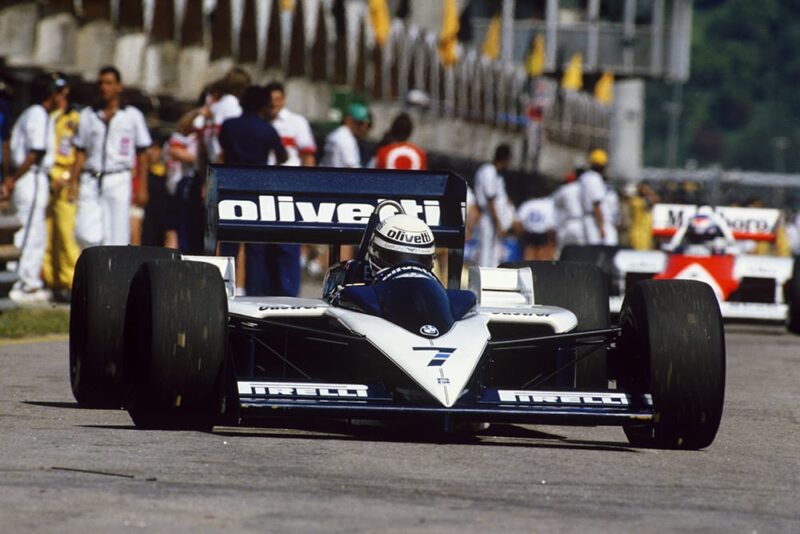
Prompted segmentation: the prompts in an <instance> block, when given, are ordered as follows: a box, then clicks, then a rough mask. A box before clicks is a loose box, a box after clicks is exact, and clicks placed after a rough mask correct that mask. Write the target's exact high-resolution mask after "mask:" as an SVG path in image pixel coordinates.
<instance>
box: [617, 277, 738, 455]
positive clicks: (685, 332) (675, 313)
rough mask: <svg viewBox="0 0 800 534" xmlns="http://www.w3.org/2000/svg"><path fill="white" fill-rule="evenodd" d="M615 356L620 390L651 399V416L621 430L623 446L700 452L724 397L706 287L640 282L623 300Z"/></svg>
mask: <svg viewBox="0 0 800 534" xmlns="http://www.w3.org/2000/svg"><path fill="white" fill-rule="evenodd" d="M620 326H621V327H622V337H621V338H620V341H619V343H618V346H619V349H618V354H617V356H618V357H620V358H621V359H622V361H621V365H620V368H621V369H622V370H623V372H622V373H621V377H620V386H621V389H622V390H623V391H625V392H627V393H632V394H635V395H641V394H645V393H649V394H651V396H652V402H653V409H654V411H655V418H654V420H653V422H652V423H650V424H648V425H645V426H628V427H625V428H624V430H625V434H626V435H627V436H628V440H629V441H630V442H631V444H633V445H635V446H637V447H655V448H665V449H702V448H704V447H707V446H709V445H710V444H711V443H712V442H713V441H714V437H715V436H716V434H717V430H718V429H719V423H720V419H721V417H722V406H723V402H724V397H725V333H724V329H723V322H722V316H721V314H720V311H719V304H718V302H717V298H716V296H715V295H714V291H713V290H712V289H711V286H709V285H707V284H705V283H703V282H696V281H693V280H646V281H642V282H638V283H636V284H634V285H633V286H632V287H631V288H630V289H629V290H628V292H627V294H626V295H625V301H624V303H623V305H622V311H621V313H620Z"/></svg>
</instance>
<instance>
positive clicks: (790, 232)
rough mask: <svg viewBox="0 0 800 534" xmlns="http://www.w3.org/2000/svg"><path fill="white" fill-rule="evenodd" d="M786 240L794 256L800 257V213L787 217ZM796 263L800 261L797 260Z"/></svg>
mask: <svg viewBox="0 0 800 534" xmlns="http://www.w3.org/2000/svg"><path fill="white" fill-rule="evenodd" d="M786 221H787V222H786V240H787V246H788V248H789V250H790V254H791V255H792V256H795V257H797V256H800V213H795V214H793V215H788V216H787V217H786ZM795 261H800V260H797V259H795Z"/></svg>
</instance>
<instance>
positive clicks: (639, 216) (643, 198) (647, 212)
mask: <svg viewBox="0 0 800 534" xmlns="http://www.w3.org/2000/svg"><path fill="white" fill-rule="evenodd" d="M634 187H635V189H634V190H633V191H631V192H630V193H631V194H630V195H628V210H629V213H630V217H629V218H630V227H629V228H628V240H629V243H630V245H631V248H633V249H634V250H652V249H653V234H652V227H653V212H652V208H653V204H656V203H658V200H659V199H658V195H657V194H656V192H655V191H653V189H652V188H651V187H650V184H648V183H647V182H644V181H643V182H640V183H639V184H638V185H636V186H634Z"/></svg>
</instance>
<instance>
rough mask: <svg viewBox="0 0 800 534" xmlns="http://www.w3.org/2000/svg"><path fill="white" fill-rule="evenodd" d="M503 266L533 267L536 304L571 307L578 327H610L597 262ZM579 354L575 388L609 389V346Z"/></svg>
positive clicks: (605, 297) (520, 263) (606, 295)
mask: <svg viewBox="0 0 800 534" xmlns="http://www.w3.org/2000/svg"><path fill="white" fill-rule="evenodd" d="M501 267H510V268H515V269H520V268H523V267H529V268H530V269H531V272H532V273H533V295H534V299H535V300H536V303H537V304H545V305H551V306H558V307H561V308H565V309H567V310H570V311H571V312H572V313H574V314H575V316H576V317H577V318H578V326H577V329H578V330H598V329H603V328H608V327H609V313H608V292H607V289H606V283H605V279H604V278H603V273H602V272H601V271H600V269H599V268H597V267H595V266H594V265H589V264H587V263H577V262H555V261H524V262H516V263H505V264H503V265H501ZM589 352H591V354H589ZM587 354H588V355H587ZM583 356H585V357H583ZM578 357H579V358H581V357H582V359H580V360H579V361H578V363H577V365H576V369H575V387H577V388H581V389H607V388H608V371H607V365H606V349H605V347H599V348H598V347H587V348H580V349H578Z"/></svg>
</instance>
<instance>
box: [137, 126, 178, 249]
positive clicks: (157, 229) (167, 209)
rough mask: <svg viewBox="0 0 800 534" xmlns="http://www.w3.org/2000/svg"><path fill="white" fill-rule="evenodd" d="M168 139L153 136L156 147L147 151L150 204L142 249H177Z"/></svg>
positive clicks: (145, 218) (147, 208)
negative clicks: (169, 184) (166, 157)
mask: <svg viewBox="0 0 800 534" xmlns="http://www.w3.org/2000/svg"><path fill="white" fill-rule="evenodd" d="M165 144H166V136H165V135H164V134H163V133H162V132H159V131H156V132H154V133H153V144H152V145H150V147H149V148H148V149H147V151H146V154H147V173H148V176H147V186H148V201H147V206H145V208H144V220H143V222H142V245H147V246H153V247H168V248H177V245H178V243H177V237H176V235H175V227H176V224H175V218H176V216H175V208H174V206H173V204H172V199H171V197H170V195H169V193H168V192H167V176H166V175H167V166H166V165H165V164H164V146H165Z"/></svg>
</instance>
